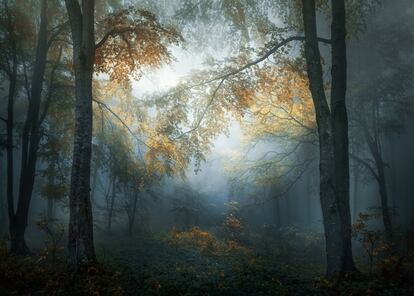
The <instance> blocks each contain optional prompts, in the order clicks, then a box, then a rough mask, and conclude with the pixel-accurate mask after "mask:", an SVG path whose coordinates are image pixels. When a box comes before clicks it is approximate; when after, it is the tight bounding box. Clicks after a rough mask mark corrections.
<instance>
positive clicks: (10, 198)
mask: <svg viewBox="0 0 414 296" xmlns="http://www.w3.org/2000/svg"><path fill="white" fill-rule="evenodd" d="M9 30H10V32H9V33H10V39H11V40H10V41H11V46H12V65H11V71H10V74H9V89H8V99H7V122H6V135H7V143H6V153H7V213H8V216H9V233H10V240H11V241H13V239H14V238H15V236H16V235H15V214H14V182H13V180H14V165H13V158H14V155H13V149H14V139H13V126H14V99H15V94H16V87H17V50H16V42H15V40H14V33H13V28H12V25H11V24H10V28H9Z"/></svg>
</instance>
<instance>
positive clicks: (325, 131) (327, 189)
mask: <svg viewBox="0 0 414 296" xmlns="http://www.w3.org/2000/svg"><path fill="white" fill-rule="evenodd" d="M302 5H303V8H302V11H303V25H304V31H305V56H306V62H307V67H308V71H307V72H308V77H309V84H310V90H311V93H312V99H313V102H314V106H315V113H316V122H317V125H318V135H319V151H320V154H319V161H320V162H319V169H320V199H321V206H322V213H323V221H324V228H325V239H326V255H327V273H328V274H333V273H337V272H339V273H342V272H348V271H354V270H355V265H354V261H353V258H352V246H351V221H350V209H349V160H348V157H349V156H348V120H347V113H346V105H345V93H346V47H345V38H346V31H345V30H346V29H345V2H344V1H341V0H333V1H332V3H331V5H332V26H331V42H332V72H331V75H332V89H331V100H330V103H331V106H330V108H329V106H328V101H327V99H326V96H325V90H324V83H323V70H322V65H321V57H320V53H319V46H318V36H317V28H316V13H315V1H314V0H309V1H307V0H304V1H302Z"/></svg>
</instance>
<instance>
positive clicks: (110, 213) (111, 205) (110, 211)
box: [106, 175, 116, 233]
mask: <svg viewBox="0 0 414 296" xmlns="http://www.w3.org/2000/svg"><path fill="white" fill-rule="evenodd" d="M115 197H116V176H115V175H113V176H112V194H111V200H110V202H109V207H108V223H107V226H106V231H107V232H108V233H109V232H111V227H112V217H113V213H114V206H115Z"/></svg>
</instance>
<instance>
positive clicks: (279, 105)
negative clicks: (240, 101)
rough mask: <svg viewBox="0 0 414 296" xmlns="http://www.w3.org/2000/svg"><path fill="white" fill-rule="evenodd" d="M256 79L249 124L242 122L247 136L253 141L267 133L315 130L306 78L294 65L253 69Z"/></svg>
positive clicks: (298, 132) (296, 133)
mask: <svg viewBox="0 0 414 296" xmlns="http://www.w3.org/2000/svg"><path fill="white" fill-rule="evenodd" d="M256 75H257V76H258V83H257V88H258V89H257V92H256V96H255V98H254V104H252V105H251V106H250V110H251V118H249V122H248V123H246V122H242V126H243V128H244V129H245V131H246V133H247V135H250V136H249V137H250V138H256V137H258V136H259V137H260V136H263V135H266V134H267V135H268V134H275V135H277V134H287V133H288V134H290V136H298V135H300V134H303V133H304V132H308V130H309V129H313V128H314V127H315V115H314V109H313V102H312V99H311V95H310V92H309V85H308V79H307V77H306V75H305V74H304V72H303V71H301V69H300V68H299V67H298V66H297V65H295V64H293V63H284V64H283V66H281V67H275V66H267V67H263V68H259V69H257V70H256Z"/></svg>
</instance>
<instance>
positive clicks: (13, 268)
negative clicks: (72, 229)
mask: <svg viewBox="0 0 414 296" xmlns="http://www.w3.org/2000/svg"><path fill="white" fill-rule="evenodd" d="M40 259H42V258H40ZM120 277H121V274H120V273H119V272H115V271H113V269H112V268H111V267H109V266H103V265H97V266H82V267H81V268H80V269H79V270H78V271H77V272H74V271H72V270H70V269H69V268H68V266H67V265H66V263H65V262H64V261H61V260H58V261H56V260H55V261H53V262H49V261H43V260H42V261H40V260H39V259H38V258H37V257H24V258H23V257H16V256H12V255H11V254H9V253H7V254H5V255H3V254H2V256H1V260H0V293H1V295H59V296H60V295H61V296H69V295H79V296H82V295H85V296H86V295H108V296H109V295H117V296H121V295H124V292H123V289H122V287H121V285H120Z"/></svg>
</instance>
